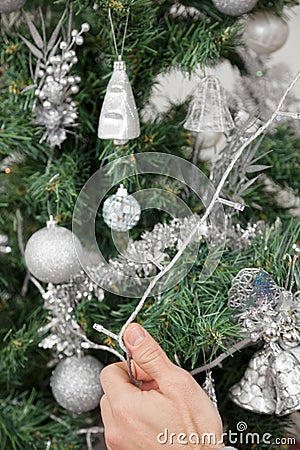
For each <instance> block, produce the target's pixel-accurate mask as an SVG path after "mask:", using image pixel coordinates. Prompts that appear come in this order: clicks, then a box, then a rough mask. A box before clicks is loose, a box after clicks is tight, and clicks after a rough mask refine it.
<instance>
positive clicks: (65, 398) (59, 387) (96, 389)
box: [50, 355, 103, 414]
mask: <svg viewBox="0 0 300 450" xmlns="http://www.w3.org/2000/svg"><path fill="white" fill-rule="evenodd" d="M102 368H103V365H102V364H101V362H100V361H98V360H97V359H96V358H94V357H93V356H90V355H88V356H83V357H82V358H78V357H77V356H71V357H70V358H65V359H63V360H62V361H61V362H60V363H59V364H58V365H57V366H56V368H55V369H54V371H53V373H52V376H51V380H50V386H51V389H52V393H53V396H54V398H55V400H56V401H57V403H59V405H60V406H62V407H63V408H65V409H67V410H69V411H72V412H74V413H76V414H80V413H83V412H87V411H91V410H93V409H95V408H97V407H98V406H99V401H100V398H101V396H102V394H103V391H102V387H101V384H100V380H99V374H100V372H101V370H102Z"/></svg>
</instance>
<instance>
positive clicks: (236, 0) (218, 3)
mask: <svg viewBox="0 0 300 450" xmlns="http://www.w3.org/2000/svg"><path fill="white" fill-rule="evenodd" d="M212 2H213V4H214V5H215V7H216V8H217V9H218V10H219V11H221V12H222V13H224V14H227V15H228V16H241V15H242V14H245V13H247V12H249V11H251V10H252V9H253V8H254V6H255V5H256V3H257V0H212Z"/></svg>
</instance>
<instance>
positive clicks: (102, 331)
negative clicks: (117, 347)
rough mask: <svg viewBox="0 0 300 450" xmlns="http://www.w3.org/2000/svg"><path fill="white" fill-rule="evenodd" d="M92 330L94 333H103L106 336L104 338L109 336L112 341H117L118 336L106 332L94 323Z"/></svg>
mask: <svg viewBox="0 0 300 450" xmlns="http://www.w3.org/2000/svg"><path fill="white" fill-rule="evenodd" d="M93 328H94V329H95V330H96V331H99V333H104V334H106V336H109V337H111V338H112V339H115V340H116V341H117V340H118V336H117V335H116V334H115V333H113V332H112V331H109V330H107V329H106V328H104V327H103V326H102V325H99V324H98V323H94V325H93Z"/></svg>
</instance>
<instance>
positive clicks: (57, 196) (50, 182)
mask: <svg viewBox="0 0 300 450" xmlns="http://www.w3.org/2000/svg"><path fill="white" fill-rule="evenodd" d="M59 176H60V174H59V173H57V174H55V175H54V176H53V177H52V178H50V180H49V181H48V184H49V185H50V186H49V188H48V189H47V211H48V216H49V217H50V218H51V217H52V216H53V214H52V212H51V205H50V199H49V191H50V190H52V189H51V185H53V182H54V181H55V180H57V178H59ZM54 190H55V193H56V220H58V217H59V192H58V185H56V187H55V189H54Z"/></svg>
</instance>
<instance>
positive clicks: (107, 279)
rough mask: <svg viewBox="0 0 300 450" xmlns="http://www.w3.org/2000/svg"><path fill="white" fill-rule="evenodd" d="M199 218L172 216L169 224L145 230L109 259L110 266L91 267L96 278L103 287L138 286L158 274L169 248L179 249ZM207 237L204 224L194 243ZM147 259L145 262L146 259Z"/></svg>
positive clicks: (94, 278) (194, 216)
mask: <svg viewBox="0 0 300 450" xmlns="http://www.w3.org/2000/svg"><path fill="white" fill-rule="evenodd" d="M199 220H200V217H199V216H198V215H196V214H195V215H193V216H191V217H189V218H183V219H182V218H180V219H173V220H171V221H170V223H169V224H162V223H158V224H156V225H155V226H154V228H153V230H152V231H146V232H144V233H143V234H142V235H141V239H140V240H137V241H133V240H131V239H129V242H128V246H127V248H126V250H125V251H124V252H122V253H121V254H120V255H119V256H118V257H115V258H112V259H111V260H110V261H109V266H108V267H107V265H104V264H100V265H98V266H96V267H90V268H89V274H91V276H92V278H93V280H95V281H96V280H97V279H99V283H100V284H101V286H107V287H110V286H112V285H118V284H120V283H127V285H129V286H131V285H133V286H135V284H136V283H137V282H138V278H139V277H140V278H144V277H145V276H150V275H155V274H156V273H157V270H158V268H157V264H159V263H161V262H162V261H164V260H167V259H168V258H169V256H168V254H167V252H166V251H167V250H168V249H173V248H177V249H179V248H180V246H181V244H182V242H183V241H184V237H186V236H188V235H189V234H190V232H191V230H193V229H194V228H195V226H196V224H197V223H198V222H199ZM207 238H208V227H207V226H206V225H203V226H202V227H199V231H198V233H197V235H196V236H195V238H194V241H195V242H199V241H200V239H207ZM145 260H146V261H145Z"/></svg>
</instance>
